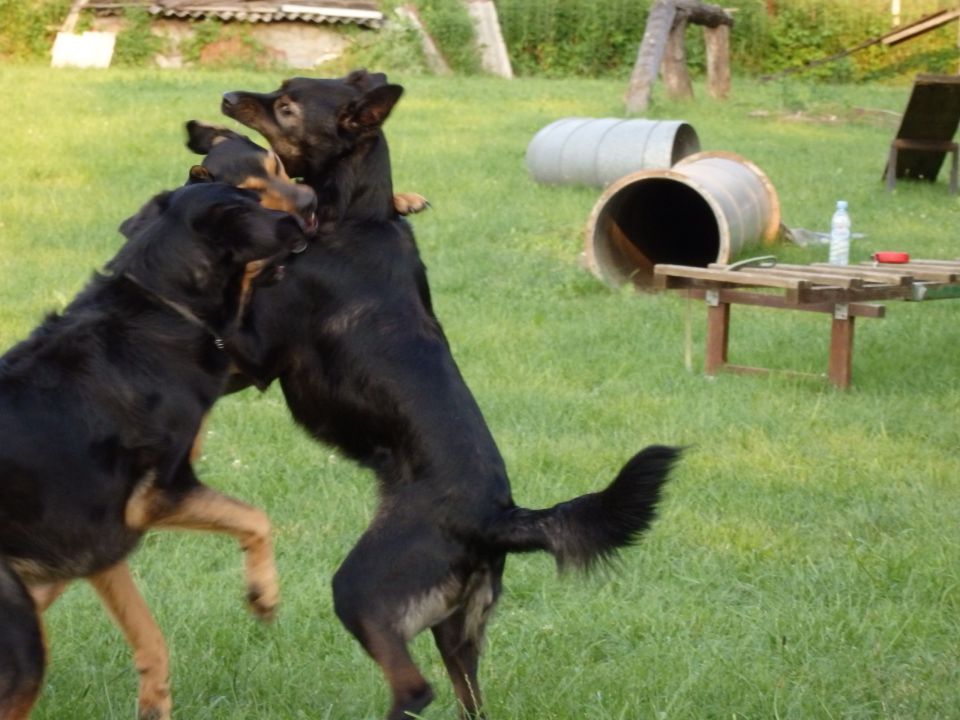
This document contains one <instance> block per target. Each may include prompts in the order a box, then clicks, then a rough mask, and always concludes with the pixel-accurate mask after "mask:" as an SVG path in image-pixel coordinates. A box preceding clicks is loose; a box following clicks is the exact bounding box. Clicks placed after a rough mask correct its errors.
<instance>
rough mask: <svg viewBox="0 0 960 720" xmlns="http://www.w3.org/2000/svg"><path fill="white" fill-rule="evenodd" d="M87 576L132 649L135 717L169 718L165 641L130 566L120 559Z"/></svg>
mask: <svg viewBox="0 0 960 720" xmlns="http://www.w3.org/2000/svg"><path fill="white" fill-rule="evenodd" d="M87 579H88V580H89V581H90V584H91V585H93V589H94V590H96V591H97V595H99V596H100V600H101V602H102V603H103V605H104V607H106V609H107V611H108V612H109V613H110V615H111V616H112V617H113V619H114V621H115V622H116V624H117V626H118V627H119V628H120V630H121V631H122V632H123V634H124V636H125V637H126V638H127V642H128V643H130V647H131V648H132V649H133V662H134V664H135V665H136V668H137V672H138V673H140V692H139V694H138V696H137V718H138V720H169V718H170V712H171V707H172V704H173V703H172V700H171V698H170V675H169V670H170V667H169V665H170V664H169V656H168V655H167V645H166V643H165V642H164V639H163V634H162V633H161V632H160V628H159V627H157V624H156V622H155V621H154V619H153V617H152V616H151V615H150V610H149V608H148V607H147V604H146V602H145V601H144V599H143V596H142V595H140V592H139V591H138V590H137V586H136V585H135V584H134V581H133V576H132V575H131V574H130V568H129V567H128V566H127V564H126V563H125V562H121V563H118V564H116V565H114V566H113V567H111V568H108V569H107V570H104V571H103V572H101V573H98V574H97V575H92V576H90V577H89V578H87Z"/></svg>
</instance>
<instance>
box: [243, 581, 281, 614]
mask: <svg viewBox="0 0 960 720" xmlns="http://www.w3.org/2000/svg"><path fill="white" fill-rule="evenodd" d="M279 604H280V593H279V592H278V591H277V588H276V586H273V587H271V588H265V587H263V586H261V585H258V584H256V585H250V586H249V587H248V588H247V605H248V607H249V608H250V612H252V613H253V614H254V615H256V616H257V617H258V618H259V619H260V620H263V621H264V622H270V621H271V620H273V619H274V618H275V617H276V616H277V606H278V605H279Z"/></svg>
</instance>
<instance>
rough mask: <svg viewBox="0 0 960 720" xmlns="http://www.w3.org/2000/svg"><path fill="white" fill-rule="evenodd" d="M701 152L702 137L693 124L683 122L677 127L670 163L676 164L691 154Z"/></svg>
mask: <svg viewBox="0 0 960 720" xmlns="http://www.w3.org/2000/svg"><path fill="white" fill-rule="evenodd" d="M698 152H700V138H698V137H697V131H696V130H694V129H693V126H692V125H688V124H687V123H682V124H681V125H680V126H678V127H677V132H676V133H675V134H674V136H673V147H672V148H671V152H670V165H671V166H673V165H676V164H677V163H678V162H680V161H681V160H683V159H684V158H685V157H687V156H689V155H693V154H694V153H698Z"/></svg>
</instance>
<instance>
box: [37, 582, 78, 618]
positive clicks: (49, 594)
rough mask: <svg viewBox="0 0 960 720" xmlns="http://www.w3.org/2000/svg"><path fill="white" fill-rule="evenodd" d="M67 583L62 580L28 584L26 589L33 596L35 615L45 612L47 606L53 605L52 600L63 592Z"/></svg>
mask: <svg viewBox="0 0 960 720" xmlns="http://www.w3.org/2000/svg"><path fill="white" fill-rule="evenodd" d="M69 584H70V583H69V582H67V581H66V580H64V581H63V582H52V583H46V584H44V585H28V586H27V590H28V591H29V592H30V597H32V598H33V604H34V605H36V606H37V615H42V614H43V613H45V612H46V611H47V608H49V607H50V606H51V605H53V601H54V600H56V599H57V598H58V597H60V596H61V595H62V594H63V591H64V590H66V589H67V586H68V585H69Z"/></svg>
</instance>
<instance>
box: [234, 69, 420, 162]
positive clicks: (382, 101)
mask: <svg viewBox="0 0 960 720" xmlns="http://www.w3.org/2000/svg"><path fill="white" fill-rule="evenodd" d="M402 94H403V88H402V87H401V86H400V85H391V84H390V83H388V82H387V78H386V75H383V74H381V73H368V72H367V71H366V70H357V71H354V72H352V73H350V74H349V75H347V76H346V77H344V78H337V79H319V78H303V77H297V78H292V79H290V80H286V81H284V82H283V84H282V85H281V86H280V88H279V89H278V90H276V91H274V92H272V93H252V92H245V91H233V92H228V93H225V94H224V95H223V101H222V103H221V110H222V111H223V113H224V115H226V116H227V117H230V118H233V119H234V120H237V121H238V122H240V123H243V124H244V125H246V126H247V127H249V128H252V129H253V130H256V131H257V132H259V133H260V134H261V135H263V136H264V137H265V138H266V139H267V140H268V141H269V142H270V145H271V147H272V148H273V149H274V151H276V153H277V154H278V155H279V156H280V158H281V159H282V160H283V164H284V166H286V169H287V171H288V172H289V173H290V174H291V175H293V176H295V177H297V176H305V175H308V174H310V173H314V174H320V173H324V172H327V171H328V170H329V169H330V168H331V167H332V166H333V164H334V163H336V162H337V161H338V160H339V159H341V158H342V157H343V156H344V155H345V154H347V153H350V152H351V151H352V150H353V149H354V148H356V147H357V146H358V144H360V143H361V142H362V141H363V140H365V139H368V138H371V137H375V136H377V135H378V134H379V133H380V128H381V126H382V125H383V123H384V121H386V119H387V117H388V116H389V115H390V111H391V110H392V109H393V106H394V105H396V103H397V101H398V100H399V99H400V96H401V95H402Z"/></svg>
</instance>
